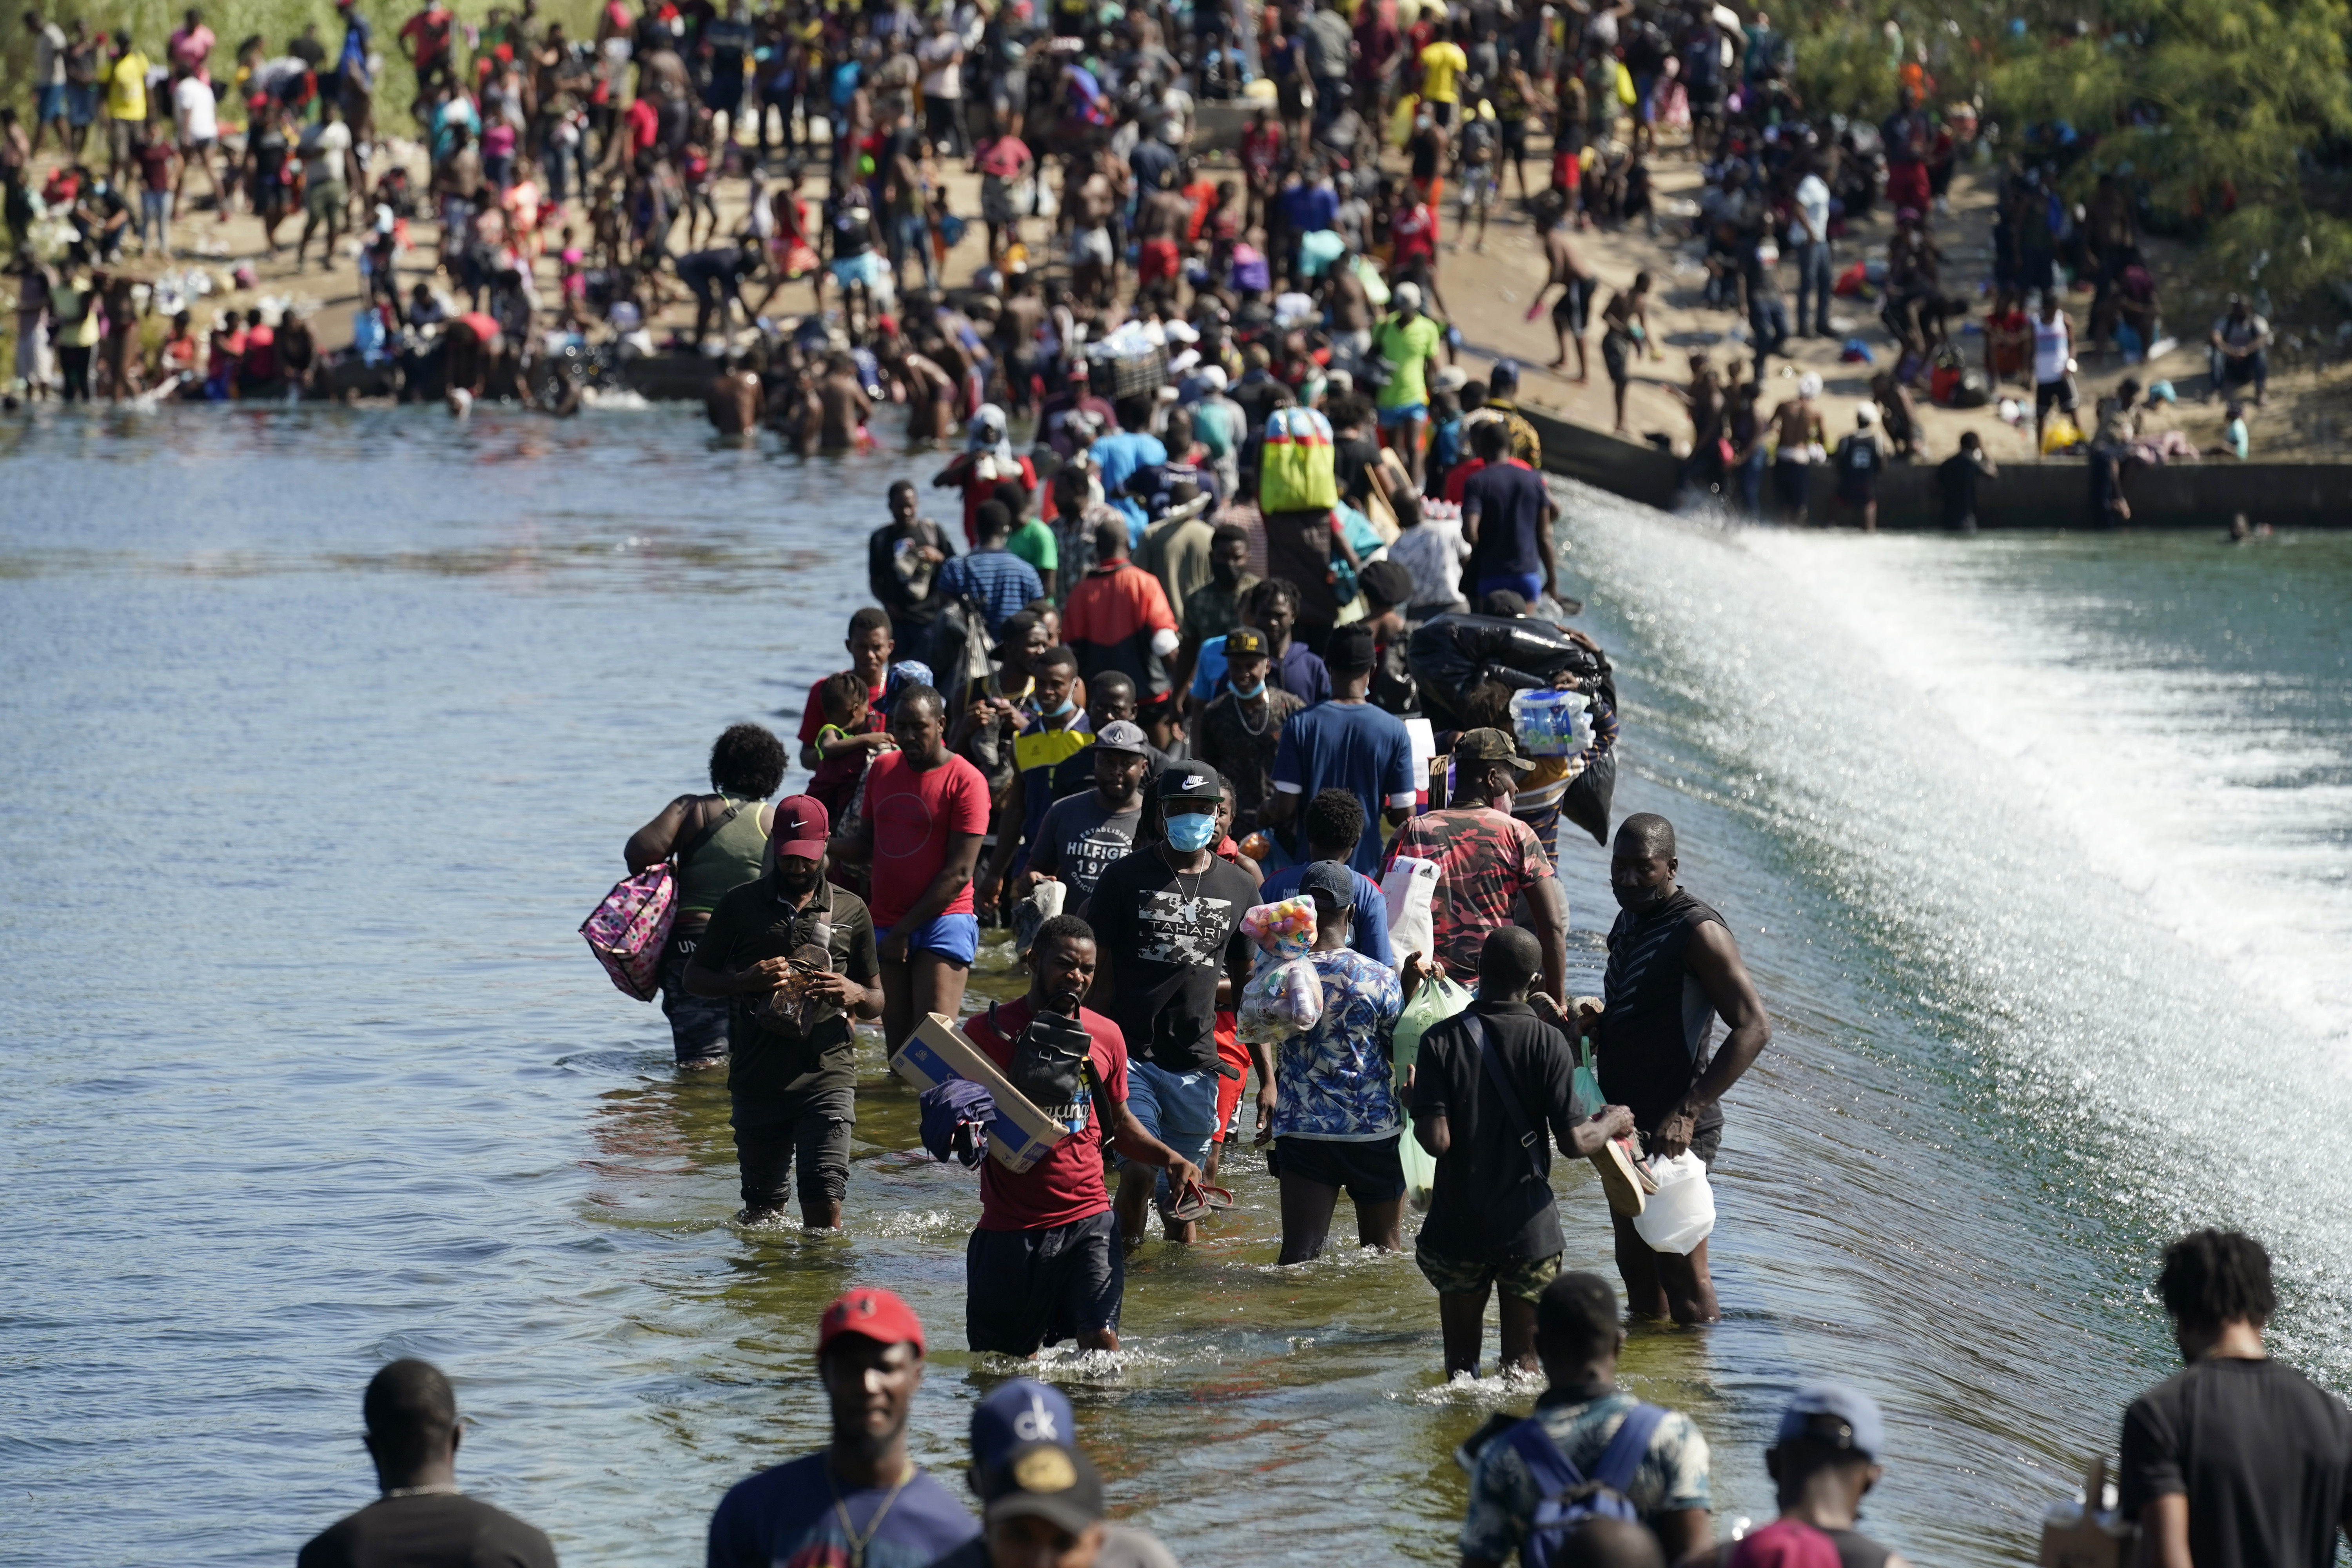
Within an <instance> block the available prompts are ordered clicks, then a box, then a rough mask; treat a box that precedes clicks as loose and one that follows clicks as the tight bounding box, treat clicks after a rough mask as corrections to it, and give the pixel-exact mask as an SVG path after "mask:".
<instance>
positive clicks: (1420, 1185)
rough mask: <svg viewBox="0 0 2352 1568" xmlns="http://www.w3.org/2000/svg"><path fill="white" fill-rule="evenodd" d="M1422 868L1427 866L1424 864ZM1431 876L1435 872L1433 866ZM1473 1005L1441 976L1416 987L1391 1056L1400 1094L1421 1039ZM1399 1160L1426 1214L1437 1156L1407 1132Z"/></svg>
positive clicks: (1411, 1194) (1411, 1196)
mask: <svg viewBox="0 0 2352 1568" xmlns="http://www.w3.org/2000/svg"><path fill="white" fill-rule="evenodd" d="M1422 864H1424V865H1427V864H1429V863H1428V862H1426V861H1424V862H1422ZM1430 869H1431V870H1432V872H1434V871H1435V870H1436V868H1435V867H1434V866H1431V867H1430ZM1468 1005H1470V991H1469V988H1468V987H1467V986H1464V985H1457V984H1454V982H1453V981H1451V980H1448V979H1445V978H1444V976H1442V975H1436V974H1433V975H1430V976H1428V977H1427V978H1426V979H1424V980H1423V981H1422V983H1421V984H1419V985H1418V986H1416V987H1414V989H1413V993H1412V1001H1410V1002H1408V1003H1406V1004H1405V1005H1404V1011H1403V1012H1402V1013H1401V1014H1399V1015H1398V1016H1397V1021H1396V1032H1395V1034H1394V1036H1393V1037H1392V1044H1391V1056H1392V1057H1393V1058H1394V1059H1395V1062H1396V1082H1397V1092H1398V1094H1399V1095H1402V1094H1403V1092H1404V1080H1405V1079H1406V1078H1407V1077H1408V1076H1410V1075H1411V1073H1412V1064H1413V1062H1414V1060H1415V1059H1416V1058H1419V1057H1420V1055H1421V1037H1422V1036H1423V1035H1425V1034H1427V1033H1428V1032H1429V1030H1430V1029H1431V1027H1432V1026H1434V1025H1437V1024H1440V1023H1443V1022H1444V1020H1446V1019H1448V1018H1451V1017H1452V1016H1454V1014H1456V1013H1459V1012H1460V1011H1462V1009H1463V1008H1465V1007H1467V1006H1468ZM1397 1157H1398V1158H1399V1159H1400V1160H1402V1162H1403V1163H1404V1196H1405V1202H1407V1203H1408V1204H1411V1205H1412V1208H1413V1212H1414V1213H1416V1214H1422V1213H1426V1212H1427V1210H1428V1208H1429V1200H1430V1198H1431V1196H1432V1194H1433V1193H1434V1192H1435V1191H1436V1187H1437V1156H1436V1155H1434V1154H1432V1153H1431V1152H1429V1151H1428V1150H1426V1149H1423V1147H1422V1146H1421V1140H1419V1139H1418V1138H1415V1137H1414V1136H1413V1135H1412V1129H1411V1128H1407V1129H1406V1130H1405V1135H1404V1136H1403V1137H1402V1138H1400V1139H1398V1140H1397Z"/></svg>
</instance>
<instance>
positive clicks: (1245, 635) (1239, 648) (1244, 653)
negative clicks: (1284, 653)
mask: <svg viewBox="0 0 2352 1568" xmlns="http://www.w3.org/2000/svg"><path fill="white" fill-rule="evenodd" d="M1273 652H1274V649H1273V648H1271V647H1267V646H1266V640H1265V633H1264V632H1262V631H1260V630H1258V629H1257V628H1256V627H1255V626H1235V627H1234V629H1233V630H1231V631H1229V632H1227V633H1226V634H1225V659H1226V661H1227V662H1228V663H1230V662H1232V661H1233V660H1234V659H1237V658H1256V657H1257V656H1258V655H1259V654H1271V653H1273Z"/></svg>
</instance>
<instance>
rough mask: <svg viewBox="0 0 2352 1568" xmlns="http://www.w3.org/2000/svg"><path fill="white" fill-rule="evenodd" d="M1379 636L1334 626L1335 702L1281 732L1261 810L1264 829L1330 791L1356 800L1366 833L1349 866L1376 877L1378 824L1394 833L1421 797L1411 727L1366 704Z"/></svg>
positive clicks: (1330, 661)
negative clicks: (1269, 788) (1415, 782)
mask: <svg viewBox="0 0 2352 1568" xmlns="http://www.w3.org/2000/svg"><path fill="white" fill-rule="evenodd" d="M1374 661H1375V650H1374V645H1373V641H1372V634H1371V633H1370V631H1369V630H1367V629H1366V628H1365V627H1363V626H1339V627H1335V628H1334V629H1333V631H1332V633H1331V637H1330V639H1329V640H1328V642H1327V643H1326V644H1325V645H1324V649H1323V662H1324V663H1325V664H1326V665H1327V666H1328V667H1329V668H1330V672H1331V700H1329V701H1328V702H1323V703H1318V704H1317V705H1316V706H1315V707H1312V708H1309V709H1307V710H1306V711H1305V712H1303V713H1298V714H1296V715H1294V716H1292V717H1291V718H1290V719H1289V720H1288V721H1286V722H1285V723H1284V724H1283V726H1282V741H1281V743H1280V745H1278V746H1277V747H1276V750H1275V756H1274V791H1275V793H1274V794H1273V795H1270V796H1268V797H1267V799H1266V801H1265V804H1264V805H1262V806H1261V807H1260V808H1259V811H1258V819H1259V821H1260V822H1261V823H1265V824H1267V825H1270V826H1276V827H1280V826H1284V825H1285V824H1286V823H1288V822H1289V821H1290V820H1291V819H1292V818H1293V817H1294V816H1297V812H1298V807H1299V804H1300V803H1301V802H1302V801H1303V800H1307V799H1311V798H1312V797H1313V796H1315V795H1317V794H1318V793H1319V792H1321V791H1322V790H1324V789H1326V788H1335V787H1336V788H1339V789H1345V790H1347V791H1349V793H1350V794H1352V795H1355V797H1356V799H1357V800H1358V801H1359V802H1360V803H1361V804H1362V805H1363V808H1364V820H1365V823H1366V825H1367V826H1366V831H1365V833H1364V836H1363V837H1362V838H1361V839H1360V840H1359V841H1358V842H1357V843H1356V844H1355V845H1354V846H1353V847H1352V848H1351V849H1350V851H1349V855H1348V863H1349V865H1350V866H1353V867H1354V868H1356V869H1357V870H1359V871H1361V872H1363V873H1364V874H1365V875H1367V876H1370V875H1371V874H1372V873H1373V872H1375V871H1377V870H1379V869H1380V868H1381V835H1380V834H1379V832H1377V831H1375V830H1373V828H1372V827H1371V826H1370V825H1371V824H1373V823H1375V822H1378V821H1381V820H1385V821H1386V822H1387V823H1388V824H1389V826H1391V827H1393V826H1398V825H1399V824H1402V822H1404V821H1405V819H1406V818H1407V817H1408V816H1410V815H1411V814H1412V807H1413V804H1414V802H1415V800H1416V799H1417V798H1418V797H1419V794H1420V792H1419V791H1418V790H1416V789H1415V788H1414V787H1413V782H1412V734H1411V733H1410V732H1409V731H1407V730H1406V729H1405V727H1404V721H1402V719H1399V718H1398V717H1397V716H1396V715H1395V714H1393V713H1384V712H1382V711H1381V710H1379V709H1378V708H1375V707H1373V706H1372V705H1371V703H1370V701H1369V700H1367V698H1366V692H1367V691H1368V690H1369V689H1370V686H1371V681H1372V666H1373V663H1374Z"/></svg>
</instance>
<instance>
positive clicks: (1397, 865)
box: [1381, 855, 1437, 957]
mask: <svg viewBox="0 0 2352 1568" xmlns="http://www.w3.org/2000/svg"><path fill="white" fill-rule="evenodd" d="M1381 897H1382V898H1383V899H1385V900H1387V901H1388V906H1389V950H1390V951H1391V952H1418V953H1422V954H1423V955H1425V956H1431V957H1433V956H1435V954H1436V952H1437V934H1436V931H1435V926H1434V921H1433V919H1432V916H1431V914H1430V906H1431V904H1432V903H1433V901H1434V900H1435V899H1436V897H1437V862H1436V861H1434V860H1424V859H1423V858H1421V857H1419V856H1418V855H1400V856H1398V857H1397V858H1395V859H1394V860H1392V861H1391V862H1390V863H1389V868H1388V872H1387V874H1386V875H1384V876H1383V877H1381Z"/></svg>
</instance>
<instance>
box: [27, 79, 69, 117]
mask: <svg viewBox="0 0 2352 1568" xmlns="http://www.w3.org/2000/svg"><path fill="white" fill-rule="evenodd" d="M35 101H36V107H35V108H34V110H33V120H34V123H36V124H38V125H47V123H49V121H52V120H63V119H64V118H65V117H66V87H65V83H63V82H59V83H58V84H57V86H55V87H45V88H43V89H41V90H40V93H39V95H38V97H37V99H36V100H35Z"/></svg>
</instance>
